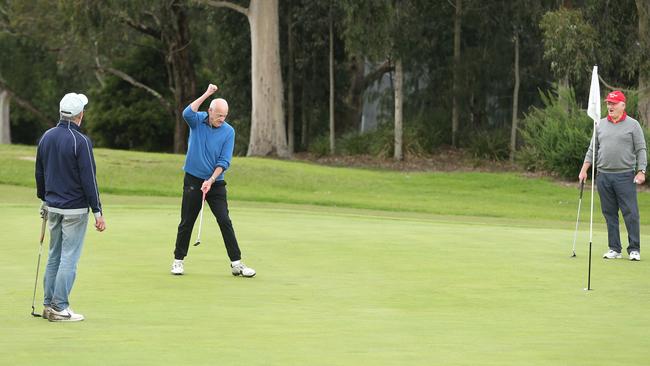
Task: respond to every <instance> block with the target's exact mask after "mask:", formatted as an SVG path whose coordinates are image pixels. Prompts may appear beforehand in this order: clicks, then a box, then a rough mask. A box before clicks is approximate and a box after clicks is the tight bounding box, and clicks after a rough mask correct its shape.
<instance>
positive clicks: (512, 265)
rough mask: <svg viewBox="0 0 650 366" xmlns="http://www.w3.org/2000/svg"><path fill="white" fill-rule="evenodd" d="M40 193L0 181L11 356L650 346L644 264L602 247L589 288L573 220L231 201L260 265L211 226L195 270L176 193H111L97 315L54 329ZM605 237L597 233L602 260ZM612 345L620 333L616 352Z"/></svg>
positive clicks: (527, 352) (579, 354) (327, 360)
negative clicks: (237, 266)
mask: <svg viewBox="0 0 650 366" xmlns="http://www.w3.org/2000/svg"><path fill="white" fill-rule="evenodd" d="M32 194H33V191H32V190H31V189H28V188H21V187H9V186H0V202H2V203H0V222H2V223H3V229H2V230H1V231H0V243H1V244H0V245H1V247H2V251H3V252H4V253H6V255H8V256H10V259H11V260H8V261H5V263H4V264H3V273H4V276H5V280H4V281H3V285H2V287H0V308H2V309H3V311H2V312H1V313H0V314H1V315H0V323H2V327H0V363H1V364H7V365H23V364H25V365H27V364H43V363H47V364H48V365H87V364H94V365H117V364H119V365H160V364H184V365H215V364H233V363H237V364H245V365H357V364H367V365H377V366H381V365H404V364H411V365H432V364H444V365H522V364H526V365H558V364H566V365H638V364H640V363H639V362H640V361H641V360H644V359H646V360H647V359H648V357H650V350H648V348H647V347H646V346H647V342H646V340H645V339H646V334H647V327H648V324H649V322H650V315H648V314H647V312H644V311H643V310H642V309H643V308H644V307H645V305H646V304H647V303H648V302H649V301H650V291H648V289H649V288H650V268H649V267H648V266H647V263H648V262H647V261H642V262H638V263H632V262H629V261H624V260H619V261H609V262H606V261H603V260H602V259H598V258H596V259H595V260H594V262H593V263H594V268H593V287H594V291H592V292H585V291H583V287H584V286H585V281H586V268H587V256H586V252H585V248H584V245H580V246H579V252H578V255H579V256H578V258H575V259H570V258H569V256H568V254H569V253H570V243H571V239H572V234H573V231H572V227H571V226H572V225H571V224H570V223H568V225H564V226H563V227H558V226H557V225H556V226H547V227H542V228H540V227H537V225H536V221H535V220H530V221H528V222H526V221H520V222H519V224H518V225H511V224H510V221H511V220H508V219H488V222H479V221H475V220H471V219H467V220H464V219H458V218H457V219H455V220H448V219H445V218H442V219H440V218H439V216H433V215H417V216H413V215H409V214H404V213H400V212H393V213H383V215H382V214H381V212H374V211H364V210H348V209H338V208H337V209H332V208H319V207H308V208H305V207H301V206H291V205H265V204H255V203H249V204H243V205H240V204H239V202H235V203H234V204H233V205H232V206H233V207H232V209H231V213H232V217H233V220H234V223H235V226H236V229H237V232H238V235H239V239H240V241H241V243H242V247H243V251H244V255H245V260H246V261H247V262H248V263H249V264H250V265H251V266H254V267H255V268H256V269H257V270H258V276H257V277H256V278H253V279H242V278H234V277H232V276H231V275H230V274H229V269H228V264H227V260H226V256H225V250H224V248H223V244H222V242H221V239H220V236H219V234H218V229H217V225H216V223H214V222H213V221H212V220H207V221H206V222H205V223H204V230H205V231H204V233H203V240H202V242H203V243H202V245H201V246H200V247H196V248H194V247H192V248H191V251H190V255H189V256H188V258H187V260H186V270H187V274H186V275H185V276H182V277H175V276H171V275H169V274H168V271H169V265H170V262H171V255H172V254H171V252H172V249H173V248H172V247H173V241H174V236H175V226H176V224H177V221H178V212H177V211H178V201H179V199H178V198H162V199H152V198H151V197H129V198H128V199H125V197H120V196H113V195H106V196H105V201H106V203H105V204H106V205H107V207H111V215H110V216H109V217H108V218H107V220H108V221H107V222H108V230H107V231H106V232H104V233H97V232H95V231H89V234H88V237H87V241H86V246H85V249H84V253H83V256H82V259H81V262H80V268H79V276H78V279H77V283H76V285H75V289H74V291H73V294H72V299H71V301H72V304H73V307H75V308H76V310H78V311H79V312H81V313H83V314H85V315H86V316H87V320H86V321H84V322H82V323H77V324H55V323H48V322H46V321H43V320H40V319H35V318H31V316H30V315H29V311H30V307H29V305H30V300H31V295H32V286H33V281H34V269H35V261H36V256H37V247H38V242H37V240H38V230H39V219H38V216H37V209H36V207H34V205H33V204H32ZM645 229H646V228H644V230H643V232H647V230H645ZM584 236H585V232H584V230H583V231H582V232H581V238H582V239H584ZM646 238H647V236H645V235H644V236H643V239H644V240H645V239H646ZM605 239H606V234H605V233H604V232H602V231H600V230H597V231H596V232H595V241H596V242H597V243H600V245H598V247H597V248H596V249H597V250H596V254H600V252H601V251H602V250H603V249H604V248H603V245H602V243H603V242H604V240H605ZM39 282H40V281H39ZM39 287H40V286H39ZM41 298H42V295H41V290H40V288H39V291H38V296H37V299H38V300H37V301H40V299H41ZM39 308H40V307H39ZM630 309H634V310H632V311H630ZM615 314H619V315H615ZM606 317H613V320H612V321H603V319H604V318H606ZM612 339H620V340H623V343H624V344H621V345H620V348H616V349H617V351H616V352H613V351H612V346H611V340H612Z"/></svg>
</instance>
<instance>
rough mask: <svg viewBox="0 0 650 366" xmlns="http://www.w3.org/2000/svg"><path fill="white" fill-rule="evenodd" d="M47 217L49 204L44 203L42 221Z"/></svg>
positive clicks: (42, 205) (42, 204)
mask: <svg viewBox="0 0 650 366" xmlns="http://www.w3.org/2000/svg"><path fill="white" fill-rule="evenodd" d="M46 217H47V203H45V201H43V202H42V203H41V219H44V218H46Z"/></svg>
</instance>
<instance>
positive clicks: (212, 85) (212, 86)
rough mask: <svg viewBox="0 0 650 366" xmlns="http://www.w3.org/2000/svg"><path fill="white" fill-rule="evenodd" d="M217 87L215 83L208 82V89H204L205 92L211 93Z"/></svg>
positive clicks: (214, 91) (215, 90)
mask: <svg viewBox="0 0 650 366" xmlns="http://www.w3.org/2000/svg"><path fill="white" fill-rule="evenodd" d="M218 89H219V88H217V86H216V85H214V84H210V85H208V90H206V91H205V92H206V93H208V94H210V95H212V94H214V93H216V92H217V90H218Z"/></svg>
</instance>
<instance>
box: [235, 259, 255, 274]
mask: <svg viewBox="0 0 650 366" xmlns="http://www.w3.org/2000/svg"><path fill="white" fill-rule="evenodd" d="M230 267H232V275H233V276H242V277H253V276H255V270H254V269H252V268H249V267H246V265H245V264H244V263H242V262H239V263H238V264H235V265H232V264H231V265H230Z"/></svg>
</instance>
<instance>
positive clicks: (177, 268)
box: [172, 259, 185, 275]
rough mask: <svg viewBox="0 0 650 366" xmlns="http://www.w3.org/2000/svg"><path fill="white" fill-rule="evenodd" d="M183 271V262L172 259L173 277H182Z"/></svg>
mask: <svg viewBox="0 0 650 366" xmlns="http://www.w3.org/2000/svg"><path fill="white" fill-rule="evenodd" d="M183 272H185V270H184V269H183V260H182V259H174V263H172V274H173V275H182V274H183Z"/></svg>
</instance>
